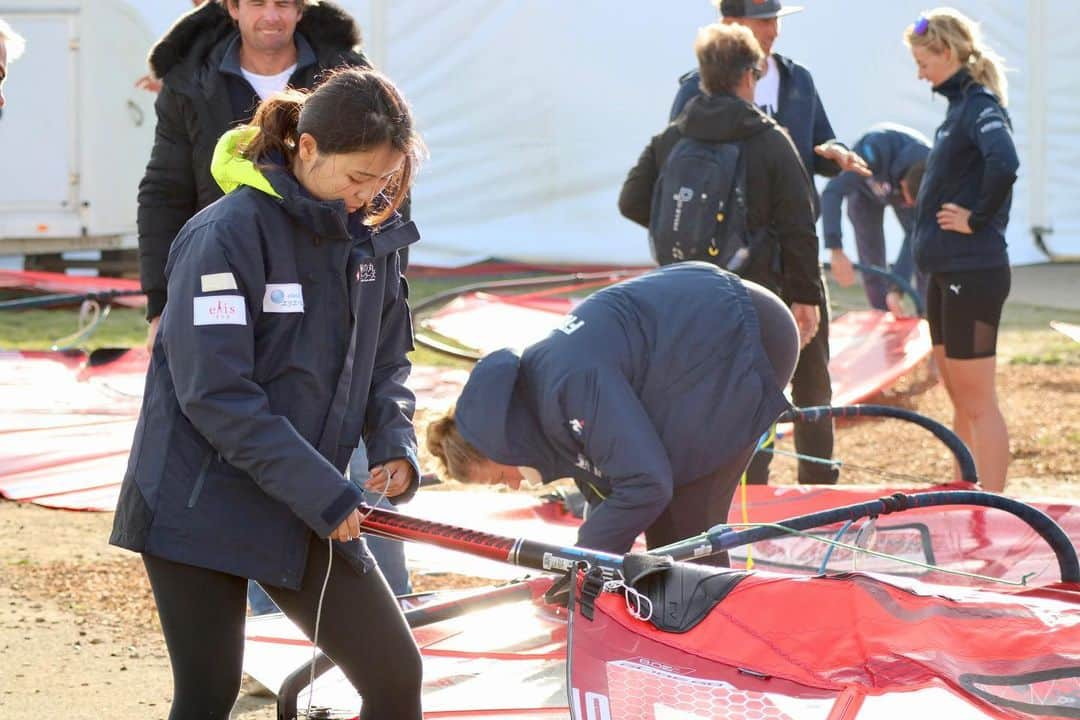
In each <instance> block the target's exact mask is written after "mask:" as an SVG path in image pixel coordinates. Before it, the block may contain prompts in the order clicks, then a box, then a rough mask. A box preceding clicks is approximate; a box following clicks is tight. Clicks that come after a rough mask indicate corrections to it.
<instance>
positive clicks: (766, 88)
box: [671, 0, 871, 485]
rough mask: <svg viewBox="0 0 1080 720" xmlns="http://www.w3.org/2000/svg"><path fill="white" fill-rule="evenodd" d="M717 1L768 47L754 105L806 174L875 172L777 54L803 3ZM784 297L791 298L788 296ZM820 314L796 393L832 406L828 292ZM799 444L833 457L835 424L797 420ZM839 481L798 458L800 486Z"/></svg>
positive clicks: (682, 91) (759, 479) (690, 83)
mask: <svg viewBox="0 0 1080 720" xmlns="http://www.w3.org/2000/svg"><path fill="white" fill-rule="evenodd" d="M713 3H714V4H715V5H716V6H717V9H718V10H719V11H720V15H721V18H722V22H724V23H725V24H736V25H742V26H744V27H746V28H747V29H748V30H750V32H752V33H753V34H754V37H755V38H757V41H758V44H759V45H761V49H762V50H763V51H764V52H765V63H764V66H763V67H762V75H761V79H760V80H759V81H758V83H757V87H756V88H755V91H754V104H756V105H757V106H758V107H759V108H761V110H762V112H764V113H765V114H766V115H769V116H770V117H772V118H773V119H774V120H776V121H777V122H778V123H779V124H780V125H781V126H783V127H784V128H785V129H786V130H787V131H788V134H789V135H790V136H791V139H792V141H793V142H794V144H795V148H796V150H798V152H799V157H800V158H801V159H802V161H803V164H804V165H805V166H806V170H807V173H808V174H809V176H810V177H811V178H813V176H814V175H823V176H825V177H832V176H834V175H837V174H838V173H840V172H841V171H844V170H852V171H854V172H856V173H858V174H860V175H864V176H869V175H870V174H871V173H870V170H869V168H868V167H867V165H866V163H865V162H864V161H863V159H862V158H861V157H859V156H858V154H856V153H854V152H852V151H851V150H849V149H848V148H846V147H845V146H844V145H843V144H842V143H840V142H838V141H837V140H836V133H835V132H833V129H832V125H831V124H830V123H829V117H828V115H826V113H825V107H824V105H823V104H822V102H821V98H820V97H818V94H817V89H816V88H815V87H814V79H813V77H812V76H811V75H810V71H809V70H807V69H806V68H805V67H803V66H802V65H799V64H798V63H796V62H794V61H792V60H791V59H790V58H786V57H784V56H782V55H779V54H777V53H774V52H773V43H774V42H776V38H777V37H778V36H779V34H780V18H781V17H783V16H785V15H790V14H792V13H796V12H799V11H801V10H802V9H803V8H802V7H799V6H792V5H789V6H786V7H785V6H784V5H783V3H782V2H781V0H713ZM700 80H701V78H700V76H699V74H698V72H697V71H696V70H695V71H693V72H689V73H687V74H685V75H683V76H682V78H680V83H681V85H680V87H679V91H678V93H677V94H676V96H675V102H674V103H673V104H672V107H671V119H672V120H674V119H675V118H676V117H678V116H679V114H680V113H682V111H683V108H684V107H685V106H686V104H687V103H688V102H690V100H692V99H693V98H695V97H697V96H698V95H700V94H701V87H700ZM810 193H811V195H812V197H813V199H814V203H815V209H817V206H818V205H819V201H818V196H817V191H816V189H815V188H814V187H813V183H812V182H811V183H810ZM785 300H788V301H790V298H785ZM818 313H819V314H820V322H819V324H818V332H817V334H816V335H815V336H814V337H813V339H812V340H811V341H810V343H809V344H808V345H806V346H805V347H804V348H803V351H802V353H801V354H800V356H799V365H798V368H796V370H795V377H794V378H793V379H792V398H793V399H794V401H795V404H796V405H798V406H800V407H806V406H812V405H828V404H830V402H831V401H832V383H831V381H830V379H829V367H828V364H829V318H828V313H829V306H828V297H827V296H826V297H825V300H824V301H823V302H822V304H821V306H820V307H819V308H818ZM795 449H796V450H797V451H798V452H799V453H800V454H803V455H809V456H813V457H816V458H823V459H830V458H832V453H833V428H832V423H831V422H830V421H824V422H818V423H801V424H798V425H796V426H795ZM771 458H772V455H771V454H769V453H758V455H757V457H755V458H754V462H753V463H751V465H750V468H749V470H748V471H747V479H748V481H749V482H751V483H758V484H761V483H765V482H767V481H768V466H769V460H770V459H771ZM837 479H838V473H837V471H836V470H835V469H834V468H833V467H832V466H831V465H828V464H822V463H814V462H810V461H807V460H801V461H800V462H799V482H800V483H803V484H815V485H821V484H832V483H835V482H836V481H837Z"/></svg>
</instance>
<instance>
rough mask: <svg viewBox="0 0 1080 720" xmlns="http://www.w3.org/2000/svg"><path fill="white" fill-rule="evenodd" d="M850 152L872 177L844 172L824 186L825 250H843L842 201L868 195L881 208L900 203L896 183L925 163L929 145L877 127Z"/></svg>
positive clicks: (895, 128) (910, 133)
mask: <svg viewBox="0 0 1080 720" xmlns="http://www.w3.org/2000/svg"><path fill="white" fill-rule="evenodd" d="M852 150H854V151H855V152H856V153H858V154H859V156H860V157H862V159H863V160H865V161H866V164H867V165H869V166H870V171H871V172H872V173H873V176H872V177H868V178H867V177H863V176H861V175H859V174H858V173H855V172H853V171H851V170H848V171H847V172H842V173H840V174H839V175H837V176H836V177H834V178H833V179H832V180H830V181H829V183H828V185H826V186H825V191H824V192H822V193H821V223H822V227H823V229H824V233H825V247H827V248H839V247H843V242H842V241H841V232H840V228H841V207H842V206H843V202H844V198H846V197H848V196H849V195H851V194H852V193H856V192H867V191H868V192H869V193H870V194H871V195H873V196H874V197H875V198H877V199H878V201H879V202H880V203H881V205H882V206H885V205H889V204H893V203H899V202H901V201H902V199H903V198H902V195H901V192H900V180H902V179H903V177H904V174H905V173H906V172H907V171H908V168H910V167H911V166H912V165H914V164H915V163H916V162H918V161H920V160H925V159H926V156H927V155H928V154H929V153H930V142H929V141H928V140H927V139H926V136H924V135H923V134H922V133H921V132H919V131H918V130H914V129H912V128H909V127H905V126H904V125H896V124H894V123H881V124H880V125H875V126H874V127H872V128H870V130H869V131H867V133H866V134H865V135H863V136H862V137H861V138H859V139H858V140H857V141H856V142H855V145H854V146H853V147H852Z"/></svg>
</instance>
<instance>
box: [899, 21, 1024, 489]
mask: <svg viewBox="0 0 1080 720" xmlns="http://www.w3.org/2000/svg"><path fill="white" fill-rule="evenodd" d="M904 41H905V42H906V43H907V44H908V46H909V47H910V48H911V53H912V56H913V57H914V59H915V64H916V65H917V66H918V69H919V78H920V79H922V80H926V81H927V82H929V83H930V84H931V85H932V86H933V89H934V92H936V93H939V94H941V95H943V96H944V97H945V98H946V99H947V100H948V101H949V107H948V110H947V111H946V113H945V122H943V123H942V124H941V126H940V127H939V128H938V130H937V134H936V135H935V138H934V146H933V149H932V150H931V152H930V156H929V158H928V160H927V166H926V174H925V176H924V178H923V183H922V187H921V189H920V191H919V197H918V199H917V201H916V209H915V215H916V217H915V232H914V237H913V252H914V255H915V262H916V263H917V264H918V266H919V269H920V270H921V271H922V272H924V273H927V274H929V276H930V280H929V289H928V292H927V303H926V306H927V308H926V309H927V319H928V321H929V323H930V336H931V339H932V341H933V346H934V347H933V352H934V359H935V361H936V362H937V365H938V368H940V370H941V375H942V378H943V380H944V382H945V388H946V390H947V391H948V393H949V398H950V400H952V404H953V409H954V414H953V426H954V429H955V430H956V433H957V434H958V435H959V436H960V437H961V438H962V439H963V440H964V441H965V442H966V443H967V444H968V446H969V447H971V449H972V452H973V454H974V455H975V463H976V466H977V467H978V471H979V477H980V478H981V479H982V484H983V487H984V488H986V489H987V490H992V491H995V492H1001V491H1002V490H1004V488H1005V477H1006V473H1007V470H1008V466H1009V432H1008V428H1007V427H1006V425H1005V418H1004V417H1003V416H1002V414H1001V410H1000V408H999V407H998V401H997V394H996V390H995V383H994V374H995V369H996V359H995V353H996V352H997V332H998V325H999V324H1000V322H1001V309H1002V306H1003V305H1004V303H1005V298H1006V297H1008V294H1009V285H1010V278H1011V274H1010V271H1009V255H1008V252H1007V250H1006V247H1005V228H1006V226H1007V225H1008V222H1009V208H1010V206H1011V204H1012V186H1013V183H1014V182H1015V181H1016V171H1017V168H1018V167H1019V161H1018V160H1017V157H1016V148H1015V146H1014V145H1013V140H1012V134H1011V130H1012V126H1011V122H1010V120H1009V116H1008V113H1007V112H1006V111H1005V105H1006V103H1007V95H1006V83H1005V74H1004V66H1003V63H1002V61H1001V59H1000V58H999V57H998V56H997V55H996V54H995V53H994V52H993V51H992V50H990V48H988V47H987V46H986V45H985V44H984V43H983V42H982V40H981V39H980V36H979V29H978V26H977V25H976V24H975V23H974V22H973V21H971V20H970V19H969V18H967V17H965V16H964V15H962V14H961V13H959V12H957V11H956V10H953V9H951V8H939V9H937V10H934V11H932V12H929V13H926V14H924V15H922V16H920V17H919V19H918V20H917V21H916V22H915V24H913V25H911V26H909V27H908V28H907V30H906V31H905V33H904Z"/></svg>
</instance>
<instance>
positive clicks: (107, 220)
mask: <svg viewBox="0 0 1080 720" xmlns="http://www.w3.org/2000/svg"><path fill="white" fill-rule="evenodd" d="M0 17H3V18H4V19H6V20H7V21H8V22H9V23H10V24H11V25H12V27H13V28H14V29H15V30H16V31H17V32H18V33H20V34H21V35H23V36H24V37H25V38H26V41H27V45H26V52H25V54H24V55H23V57H22V58H20V59H19V60H18V61H16V62H15V63H12V64H11V66H10V67H9V68H8V71H9V76H10V77H9V79H8V81H7V83H6V84H5V86H4V89H5V95H6V98H7V105H6V106H5V107H4V109H3V116H2V117H0V256H2V255H34V254H39V253H57V252H63V251H69V250H80V249H113V248H124V247H135V245H136V244H137V243H136V236H135V215H136V195H137V191H138V184H139V180H140V179H141V177H142V174H143V171H144V169H145V167H146V161H147V158H148V157H149V156H150V147H151V145H152V143H153V138H154V124H155V117H154V107H153V104H154V95H153V94H151V93H148V92H146V91H145V90H140V89H138V88H136V87H135V81H136V80H137V79H138V78H139V77H141V76H142V75H143V74H145V72H146V56H147V53H148V52H149V49H150V46H151V45H152V44H153V42H154V40H155V37H154V34H153V33H152V32H151V31H150V29H149V28H148V27H147V25H146V23H145V21H144V20H143V18H142V17H141V16H140V15H139V13H138V12H137V11H136V10H135V9H134V8H133V7H131V5H130V4H129V3H127V2H122V1H121V0H0Z"/></svg>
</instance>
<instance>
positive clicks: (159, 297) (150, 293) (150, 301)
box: [146, 290, 166, 322]
mask: <svg viewBox="0 0 1080 720" xmlns="http://www.w3.org/2000/svg"><path fill="white" fill-rule="evenodd" d="M165 298H166V294H165V291H164V290H147V291H146V320H147V322H149V321H150V320H153V319H154V318H156V317H159V316H160V315H161V313H162V311H163V310H165Z"/></svg>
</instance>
